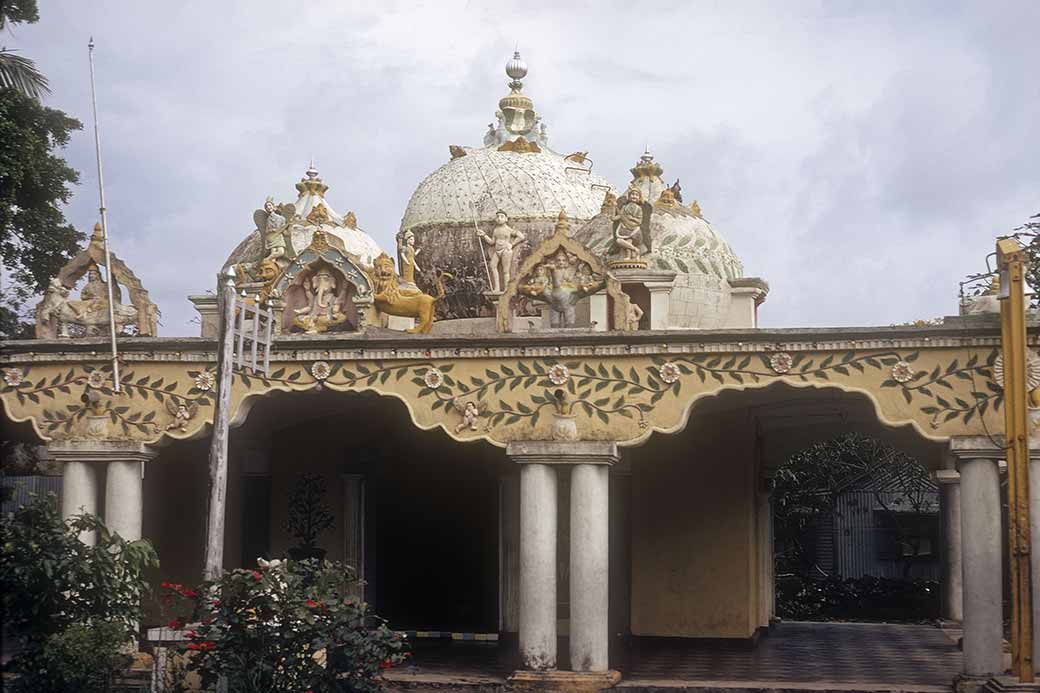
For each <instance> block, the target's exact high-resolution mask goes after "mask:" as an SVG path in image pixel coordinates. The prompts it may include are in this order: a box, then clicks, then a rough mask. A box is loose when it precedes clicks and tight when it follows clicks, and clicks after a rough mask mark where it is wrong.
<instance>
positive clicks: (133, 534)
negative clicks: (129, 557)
mask: <svg viewBox="0 0 1040 693" xmlns="http://www.w3.org/2000/svg"><path fill="white" fill-rule="evenodd" d="M143 464H144V463H143V462H139V461H136V460H135V461H123V460H120V461H116V462H109V463H108V472H107V474H106V476H105V524H106V525H107V526H108V528H109V529H110V530H111V531H113V532H115V533H116V534H118V535H119V536H121V537H123V539H126V540H127V541H136V540H137V539H140V538H141V528H142V523H143V512H144V504H143V501H144V497H143V496H144V489H143V485H142V476H143V473H144V469H143Z"/></svg>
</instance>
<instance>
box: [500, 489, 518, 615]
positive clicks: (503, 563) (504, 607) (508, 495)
mask: <svg viewBox="0 0 1040 693" xmlns="http://www.w3.org/2000/svg"><path fill="white" fill-rule="evenodd" d="M498 575H499V578H498V579H499V582H498V629H499V631H501V632H503V633H517V632H519V620H520V579H519V578H520V475H519V474H510V475H507V476H504V477H503V478H502V479H500V480H499V482H498Z"/></svg>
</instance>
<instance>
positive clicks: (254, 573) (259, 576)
mask: <svg viewBox="0 0 1040 693" xmlns="http://www.w3.org/2000/svg"><path fill="white" fill-rule="evenodd" d="M253 577H255V578H256V581H257V582H260V580H261V579H263V577H264V576H263V575H262V574H261V573H260V571H259V570H254V571H253Z"/></svg>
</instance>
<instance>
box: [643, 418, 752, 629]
mask: <svg viewBox="0 0 1040 693" xmlns="http://www.w3.org/2000/svg"><path fill="white" fill-rule="evenodd" d="M625 452H626V453H629V454H631V457H632V487H633V492H632V607H631V616H632V633H633V635H644V636H670V637H698V638H746V637H750V636H751V635H753V634H754V632H755V629H756V628H757V626H758V625H759V624H760V621H761V619H762V615H763V607H762V605H761V602H762V599H761V598H760V597H759V596H758V595H759V594H760V593H761V592H760V590H761V588H762V572H763V571H762V570H761V569H760V568H763V567H764V566H762V565H761V564H762V561H761V560H760V559H759V558H757V554H758V551H759V547H758V541H757V535H758V533H759V532H760V530H759V527H758V523H757V522H756V512H755V507H754V493H753V492H754V489H755V483H754V434H753V429H752V427H751V424H750V421H749V419H748V417H747V415H746V413H745V412H743V411H739V412H731V413H725V414H718V415H711V416H710V417H704V418H702V419H694V421H693V422H691V425H690V427H689V428H688V429H687V430H686V431H685V432H683V433H682V434H679V435H677V436H669V437H660V438H658V439H656V440H655V441H654V442H652V443H651V444H649V445H647V446H646V447H644V448H637V449H635V450H631V451H628V450H626V451H625Z"/></svg>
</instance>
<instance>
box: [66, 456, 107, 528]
mask: <svg viewBox="0 0 1040 693" xmlns="http://www.w3.org/2000/svg"><path fill="white" fill-rule="evenodd" d="M62 467H63V470H62V482H61V516H62V518H63V519H65V520H67V519H69V518H70V517H72V516H73V515H80V514H82V513H90V514H91V515H97V511H98V465H96V464H94V463H92V462H66V463H65V464H64V465H62ZM79 538H80V541H82V542H83V543H84V544H88V545H90V546H93V545H94V543H95V542H96V541H97V537H96V536H95V533H94V532H92V531H90V532H81V533H80V535H79Z"/></svg>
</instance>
